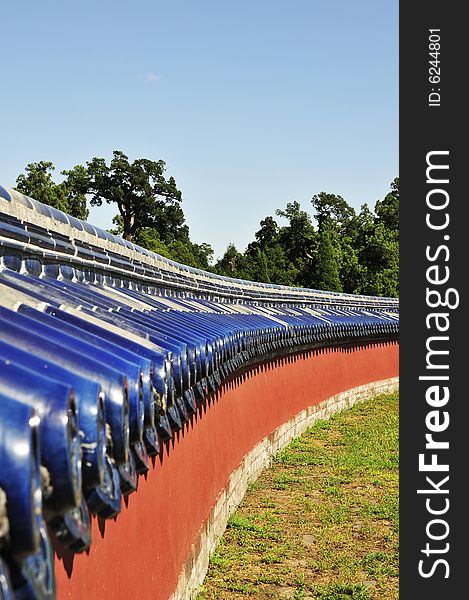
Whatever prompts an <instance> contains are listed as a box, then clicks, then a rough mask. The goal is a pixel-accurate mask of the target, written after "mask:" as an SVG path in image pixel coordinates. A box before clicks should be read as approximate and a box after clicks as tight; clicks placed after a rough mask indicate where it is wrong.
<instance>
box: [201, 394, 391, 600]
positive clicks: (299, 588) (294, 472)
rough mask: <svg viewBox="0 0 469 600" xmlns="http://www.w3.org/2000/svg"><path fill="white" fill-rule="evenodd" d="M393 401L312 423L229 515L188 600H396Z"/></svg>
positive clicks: (372, 402)
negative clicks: (198, 588)
mask: <svg viewBox="0 0 469 600" xmlns="http://www.w3.org/2000/svg"><path fill="white" fill-rule="evenodd" d="M398 407H399V399H398V395H397V394H393V395H390V396H389V395H388V396H379V397H376V398H372V399H370V400H367V401H365V402H361V403H359V404H357V405H356V406H355V407H353V408H351V409H349V410H347V411H344V412H342V413H339V414H337V415H334V416H333V417H332V418H331V419H330V420H328V421H320V422H318V423H316V424H315V425H314V426H313V427H312V428H311V429H309V430H308V431H307V432H306V433H305V434H304V435H302V436H301V437H300V438H298V439H296V440H294V441H293V442H292V443H291V444H290V445H289V446H288V447H287V448H286V449H285V450H283V451H282V452H281V453H280V454H279V455H278V456H277V457H276V459H275V461H274V464H273V465H272V467H271V468H270V469H267V470H266V471H264V473H263V474H262V475H261V477H260V478H259V479H258V480H257V481H256V483H255V484H253V485H252V486H251V487H250V489H249V490H248V493H247V494H246V496H245V498H244V500H243V502H242V504H241V505H240V506H239V508H238V510H237V511H236V513H235V514H234V515H233V516H232V517H231V519H230V521H229V524H228V527H227V529H226V531H225V534H224V536H223V538H222V539H221V541H220V543H219V545H218V547H217V550H216V552H215V554H214V555H213V556H212V558H211V563H210V568H209V572H208V574H207V577H206V579H205V582H204V585H203V588H202V590H201V591H200V593H199V595H198V597H197V600H212V599H217V600H218V599H220V600H223V599H233V600H235V599H242V598H259V599H263V598H293V599H298V600H299V599H303V600H310V599H313V598H314V599H320V600H343V599H352V600H378V599H379V600H396V599H397V598H398V527H399V513H398V508H399V499H398V466H399V465H398V461H399V455H398V451H399V440H398Z"/></svg>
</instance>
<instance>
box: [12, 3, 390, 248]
mask: <svg viewBox="0 0 469 600" xmlns="http://www.w3.org/2000/svg"><path fill="white" fill-rule="evenodd" d="M0 65H1V66H0V69H1V81H2V94H1V101H0V102H1V104H0V106H1V113H0V114H1V117H0V119H1V121H0V122H1V130H2V138H3V143H2V148H1V150H0V184H2V185H6V186H13V185H14V183H15V180H16V177H17V175H18V174H19V173H21V172H22V171H23V170H24V167H25V166H26V164H27V163H29V162H33V161H39V160H50V161H52V162H53V163H54V164H55V165H56V169H57V170H56V173H57V176H58V177H57V180H60V176H59V172H60V170H62V169H66V168H71V167H72V166H74V165H76V164H84V163H85V162H86V161H87V160H90V159H91V158H92V157H93V156H103V157H105V158H106V159H109V158H110V157H111V155H112V151H113V150H115V149H120V150H123V151H124V152H125V153H126V154H127V155H128V156H129V158H130V159H132V160H133V159H136V158H149V159H153V160H159V159H162V160H164V161H165V162H166V166H167V175H168V176H169V175H173V176H174V177H175V179H176V182H177V184H178V186H179V188H180V189H181V190H182V192H183V209H184V212H185V215H186V219H187V222H188V225H189V227H190V234H191V238H192V239H193V241H195V242H198V243H202V242H208V243H211V244H212V246H213V248H214V250H215V256H219V255H221V254H222V253H223V251H224V249H225V248H226V246H227V244H228V243H229V242H234V243H235V244H236V246H237V247H238V249H240V250H243V249H244V247H245V246H246V245H247V244H248V243H249V242H250V241H251V240H252V239H253V237H254V233H255V232H256V231H257V230H258V229H259V221H260V220H261V219H263V218H264V217H265V216H267V215H274V212H275V209H277V208H284V207H285V205H286V203H287V202H291V201H293V200H297V201H299V202H300V204H301V205H302V207H303V208H304V209H306V210H310V208H311V205H310V203H309V201H310V199H311V197H312V196H313V195H314V194H317V193H319V192H321V191H326V192H330V193H335V194H340V195H342V196H343V197H344V198H345V199H346V200H347V201H348V202H349V203H350V204H351V205H352V206H354V207H355V208H359V207H360V206H361V204H363V203H364V202H367V203H368V204H369V205H371V206H374V204H375V202H376V200H378V199H380V198H382V197H383V196H384V195H385V194H386V193H387V191H388V190H389V184H390V182H391V181H392V180H393V179H394V177H396V176H398V2H397V0H380V1H379V0H378V1H377V0H355V1H354V2H350V0H291V1H290V2H286V1H283V2H280V1H277V0H250V1H247V0H237V1H236V2H223V1H222V0H218V1H214V0H197V1H195V0H194V1H189V0H171V1H169V0H167V1H166V2H161V1H159V0H134V1H133V2H129V1H128V0H126V1H125V2H122V1H121V0H113V1H112V2H111V1H110V0H94V1H90V0H80V2H78V1H76V2H73V3H72V2H69V1H66V0H61V1H60V2H59V1H57V0H43V2H40V3H39V2H33V1H32V0H29V1H18V2H10V3H5V5H4V6H3V7H2V60H1V62H0ZM115 212H116V210H115V207H113V206H107V205H106V206H105V207H102V208H97V209H93V210H92V212H91V215H90V218H89V220H90V221H91V222H92V223H94V224H96V225H98V226H100V227H104V228H108V227H110V226H111V219H112V216H113V215H114V214H115Z"/></svg>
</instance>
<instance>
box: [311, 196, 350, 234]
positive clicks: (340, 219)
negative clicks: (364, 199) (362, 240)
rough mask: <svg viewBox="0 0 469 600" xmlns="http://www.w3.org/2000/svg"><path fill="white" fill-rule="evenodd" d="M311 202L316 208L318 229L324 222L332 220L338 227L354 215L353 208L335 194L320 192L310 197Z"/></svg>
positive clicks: (345, 223)
mask: <svg viewBox="0 0 469 600" xmlns="http://www.w3.org/2000/svg"><path fill="white" fill-rule="evenodd" d="M311 204H312V205H313V207H314V209H315V210H316V214H315V218H316V220H317V222H318V229H319V231H321V230H322V228H323V225H324V224H325V223H326V222H329V223H330V222H334V223H335V224H336V226H337V227H338V229H340V228H341V227H343V226H345V225H347V223H349V221H350V220H351V219H353V217H354V216H355V211H354V209H353V208H352V207H351V206H350V205H349V204H348V203H347V202H346V201H345V200H344V199H343V198H342V196H336V195H335V194H327V193H326V192H320V193H319V194H317V195H315V196H313V197H312V199H311Z"/></svg>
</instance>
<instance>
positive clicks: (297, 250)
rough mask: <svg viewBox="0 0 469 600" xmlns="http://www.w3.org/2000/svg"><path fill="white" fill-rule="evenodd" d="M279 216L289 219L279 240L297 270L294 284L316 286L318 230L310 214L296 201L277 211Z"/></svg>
mask: <svg viewBox="0 0 469 600" xmlns="http://www.w3.org/2000/svg"><path fill="white" fill-rule="evenodd" d="M275 212H276V214H277V215H278V216H279V217H283V218H285V219H287V220H288V225H286V226H285V227H281V228H280V230H279V234H278V241H279V243H280V245H281V246H282V248H283V249H284V251H285V253H286V256H287V258H288V260H289V261H290V263H291V264H292V266H293V268H294V269H295V270H296V271H297V276H296V280H295V282H294V285H298V286H301V287H314V254H315V249H316V246H317V232H316V230H315V229H314V226H313V224H312V222H311V217H310V215H309V214H308V213H307V212H306V211H304V210H302V209H301V207H300V204H299V203H298V202H296V201H294V202H288V203H287V206H286V208H285V210H281V209H278V210H276V211H275Z"/></svg>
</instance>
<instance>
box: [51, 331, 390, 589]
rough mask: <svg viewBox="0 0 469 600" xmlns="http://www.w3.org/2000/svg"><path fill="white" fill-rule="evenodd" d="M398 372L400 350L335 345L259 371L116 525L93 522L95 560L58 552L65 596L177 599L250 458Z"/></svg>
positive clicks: (237, 387)
mask: <svg viewBox="0 0 469 600" xmlns="http://www.w3.org/2000/svg"><path fill="white" fill-rule="evenodd" d="M397 375H398V344H397V342H392V343H386V344H384V343H383V344H373V345H367V346H363V347H357V348H353V349H352V348H347V349H345V348H340V349H327V350H323V351H314V352H313V351H312V352H308V353H304V354H301V355H296V356H290V357H286V358H283V359H279V360H277V361H275V362H273V363H270V364H264V365H260V366H258V367H255V368H253V369H251V370H249V371H247V372H246V373H244V374H243V375H241V376H239V377H237V378H235V379H234V380H233V381H231V382H229V383H227V384H225V386H224V387H223V389H222V390H221V391H219V392H218V394H217V395H216V396H215V397H214V398H213V399H212V400H210V401H208V402H207V404H206V406H205V407H204V408H203V409H201V410H200V411H199V414H197V415H195V416H194V418H193V420H192V422H191V423H189V425H188V426H186V427H185V428H184V431H183V432H180V433H179V435H178V436H177V439H176V440H174V441H173V442H172V443H171V444H170V446H169V449H165V451H164V454H163V456H162V457H160V458H158V459H157V461H156V463H155V465H154V467H153V468H152V469H150V472H149V473H148V475H147V476H146V477H140V479H139V485H138V491H137V492H136V493H134V494H132V495H130V496H129V497H128V499H127V500H126V503H127V504H128V506H124V505H123V510H122V512H121V513H120V514H119V516H118V517H117V519H116V520H115V521H103V520H99V522H98V520H97V519H94V520H93V543H92V545H91V548H90V551H89V553H88V554H81V555H74V556H73V555H65V556H63V557H61V558H60V557H59V556H56V561H55V563H56V564H55V570H56V579H57V598H58V599H59V600H65V599H67V598H68V599H72V600H101V599H102V598H104V597H107V598H112V599H113V600H121V599H122V600H124V599H125V600H128V599H129V598H136V599H137V598H138V599H140V600H150V599H151V600H168V598H169V597H170V596H171V594H172V593H173V591H174V590H175V588H176V585H177V582H178V577H179V574H180V571H181V569H182V568H183V566H184V565H185V563H186V560H187V558H188V555H189V552H190V549H191V545H192V544H193V543H194V542H195V541H196V540H197V537H198V532H199V530H200V528H201V526H202V524H203V523H204V521H205V520H206V519H207V517H208V515H209V514H210V510H211V508H212V507H213V505H214V503H215V500H216V498H217V497H218V495H219V493H220V492H221V491H222V490H223V488H224V487H225V486H226V484H227V482H228V479H229V476H230V474H231V473H232V472H233V471H234V470H235V469H236V468H237V467H238V465H239V463H240V462H241V460H242V458H243V456H244V455H245V454H246V453H247V452H249V450H251V448H252V447H253V446H255V445H256V444H257V443H258V442H259V441H260V440H261V439H262V438H264V437H265V436H266V435H268V434H269V433H271V432H272V431H273V430H274V429H276V428H277V427H278V426H279V425H281V424H282V423H285V422H286V421H288V420H289V419H291V418H292V417H293V416H294V415H296V414H297V413H298V412H300V411H301V410H303V409H304V408H307V407H308V406H312V405H314V404H316V403H318V402H320V401H321V400H324V399H326V398H328V397H330V396H333V395H335V394H337V393H339V392H342V391H345V390H347V389H349V388H352V387H356V386H359V385H363V384H365V383H369V382H372V381H378V380H382V379H387V378H390V377H395V376H397Z"/></svg>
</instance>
